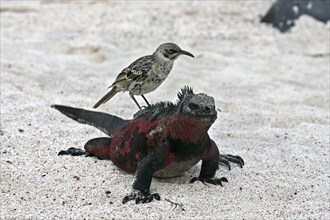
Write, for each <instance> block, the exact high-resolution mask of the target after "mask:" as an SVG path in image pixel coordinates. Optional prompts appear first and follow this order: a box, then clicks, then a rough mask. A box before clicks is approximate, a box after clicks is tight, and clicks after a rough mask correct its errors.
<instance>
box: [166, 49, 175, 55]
mask: <svg viewBox="0 0 330 220" xmlns="http://www.w3.org/2000/svg"><path fill="white" fill-rule="evenodd" d="M167 52H168V53H170V54H173V53H175V52H176V51H175V50H173V49H168V50H167Z"/></svg>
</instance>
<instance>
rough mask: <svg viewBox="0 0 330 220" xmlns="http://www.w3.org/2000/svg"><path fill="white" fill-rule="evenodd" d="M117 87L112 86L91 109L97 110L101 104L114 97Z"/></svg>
mask: <svg viewBox="0 0 330 220" xmlns="http://www.w3.org/2000/svg"><path fill="white" fill-rule="evenodd" d="M116 90H117V87H116V86H114V87H113V88H112V89H111V90H110V91H109V92H108V93H107V94H105V96H103V97H102V98H101V99H100V100H99V101H98V102H97V103H96V104H95V105H94V106H93V108H97V107H99V106H100V105H101V104H104V103H106V102H107V101H109V100H110V99H111V98H112V97H113V96H114V95H116V94H117V91H116Z"/></svg>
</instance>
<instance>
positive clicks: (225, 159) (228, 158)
mask: <svg viewBox="0 0 330 220" xmlns="http://www.w3.org/2000/svg"><path fill="white" fill-rule="evenodd" d="M219 162H220V163H222V164H224V165H226V166H227V167H228V169H229V170H231V167H230V163H229V162H232V163H236V164H238V165H239V166H240V167H241V168H243V166H244V160H243V159H242V158H241V157H240V156H235V155H231V154H220V156H219Z"/></svg>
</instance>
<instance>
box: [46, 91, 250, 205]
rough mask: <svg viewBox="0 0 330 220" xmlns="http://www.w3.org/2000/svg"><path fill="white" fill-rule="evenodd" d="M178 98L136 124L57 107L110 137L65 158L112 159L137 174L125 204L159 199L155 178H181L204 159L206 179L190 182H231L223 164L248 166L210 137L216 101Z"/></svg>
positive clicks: (139, 116)
mask: <svg viewBox="0 0 330 220" xmlns="http://www.w3.org/2000/svg"><path fill="white" fill-rule="evenodd" d="M178 98H179V100H178V102H177V103H175V104H173V103H170V102H162V103H157V104H154V105H151V106H150V107H147V108H145V109H143V110H140V111H139V112H137V113H136V114H135V115H134V117H133V119H132V120H124V119H121V118H118V117H116V116H112V115H110V114H104V113H100V112H93V111H88V110H84V109H77V108H71V107H66V106H60V105H54V106H52V107H53V108H55V109H57V110H59V111H60V112H62V113H63V114H65V115H67V116H68V117H70V118H72V119H74V120H76V121H78V122H81V123H86V124H90V125H93V126H95V127H97V128H99V129H101V130H102V131H104V132H105V133H106V134H108V135H109V136H110V137H103V138H95V139H91V140H89V141H88V142H87V143H86V144H85V151H82V150H80V149H73V148H70V149H68V150H67V151H61V152H60V153H59V154H60V155H65V154H70V155H86V156H96V157H98V158H100V159H110V160H111V161H112V162H113V163H114V164H115V165H116V166H117V167H119V168H121V169H123V170H125V171H127V172H129V173H135V180H134V183H133V187H132V192H131V193H130V194H129V195H127V196H125V197H124V199H123V201H122V202H123V203H126V202H128V201H130V200H134V201H135V203H148V202H151V201H153V200H159V199H160V196H159V195H158V194H157V193H150V185H151V181H152V177H153V176H155V177H160V178H167V177H174V176H179V175H181V174H182V173H183V172H185V171H187V170H188V169H189V168H191V167H192V166H194V165H195V164H196V163H198V162H199V161H200V160H202V166H201V171H200V174H199V176H198V177H194V178H192V180H191V181H190V182H191V183H193V182H195V181H197V180H198V181H201V182H204V183H209V184H213V185H220V186H222V183H223V182H228V180H227V179H226V178H225V177H221V178H216V177H215V173H216V171H217V170H218V168H219V163H221V164H224V165H226V166H227V167H228V168H229V169H230V168H231V167H230V164H229V162H233V163H236V164H238V165H239V166H240V167H242V166H243V165H244V161H243V159H242V158H241V157H239V156H233V155H229V154H220V153H219V150H218V147H217V145H216V143H215V142H214V141H213V140H212V139H211V138H210V137H209V135H208V133H207V131H208V129H209V127H210V126H211V125H212V124H213V123H214V121H215V120H216V117H217V113H216V110H215V106H214V99H213V98H212V97H210V96H208V95H205V94H194V93H193V91H192V89H190V88H188V87H185V88H183V89H182V90H181V92H180V93H179V94H178ZM102 118H103V119H104V120H102Z"/></svg>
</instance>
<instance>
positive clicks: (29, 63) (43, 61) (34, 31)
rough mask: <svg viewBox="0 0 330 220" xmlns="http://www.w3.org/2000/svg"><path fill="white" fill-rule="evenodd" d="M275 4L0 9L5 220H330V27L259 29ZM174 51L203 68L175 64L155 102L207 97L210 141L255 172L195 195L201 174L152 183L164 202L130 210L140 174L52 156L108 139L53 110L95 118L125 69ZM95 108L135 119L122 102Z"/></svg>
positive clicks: (234, 173) (308, 21) (10, 5)
mask: <svg viewBox="0 0 330 220" xmlns="http://www.w3.org/2000/svg"><path fill="white" fill-rule="evenodd" d="M270 4H271V2H269V1H268V2H267V1H263V2H261V1H240V2H230V1H218V2H216V1H213V2H206V3H198V2H177V3H170V2H156V3H146V2H127V3H121V2H115V1H107V2H105V1H102V2H99V3H98V2H97V1H91V2H86V1H84V3H83V2H78V1H64V0H63V1H60V0H59V1H41V2H37V1H21V2H16V3H15V2H13V1H1V131H0V132H1V135H0V137H1V194H0V196H1V198H0V201H1V202H0V203H1V219H83V218H86V219H112V218H115V219H128V218H133V219H141V218H143V219H211V218H212V219H275V218H276V219H278V218H284V219H296V218H299V219H307V218H312V219H329V218H330V216H329V215H330V214H329V213H330V204H329V179H330V178H329V176H330V174H329V87H330V85H329V41H328V40H329V30H330V28H329V24H328V25H324V24H322V23H319V22H316V21H315V20H314V19H312V18H310V17H306V16H303V17H302V18H301V19H300V20H299V21H298V23H297V26H296V27H294V28H293V30H292V33H289V34H280V33H279V32H278V31H277V30H274V29H273V28H271V27H269V26H265V25H263V24H259V22H258V16H259V15H261V14H264V13H265V12H266V10H267V9H268V7H269V6H270ZM168 41H171V42H175V43H177V44H178V45H180V46H181V47H182V48H183V49H186V50H188V51H190V52H192V53H193V54H194V55H195V56H196V58H195V59H191V58H190V57H180V58H179V59H178V60H177V61H176V64H175V66H174V69H173V71H172V73H171V75H170V76H169V78H168V79H167V81H166V82H165V83H164V84H163V85H162V86H161V87H160V88H159V89H158V90H157V91H155V92H153V93H151V94H149V95H147V98H148V99H149V101H151V102H157V101H160V100H172V101H174V100H175V99H176V92H177V91H178V90H179V89H180V88H182V87H183V86H184V85H190V86H192V87H193V88H194V90H195V92H204V93H207V94H209V95H212V96H213V97H214V98H215V100H216V105H217V108H219V109H221V112H219V114H218V120H217V121H216V122H215V124H214V125H213V126H212V127H211V129H210V132H209V133H210V136H211V137H212V138H213V139H214V140H215V141H216V142H217V143H218V146H219V149H220V151H221V152H222V153H231V154H237V155H240V156H242V157H243V158H244V159H245V162H246V165H245V167H244V168H243V169H240V168H239V167H237V166H234V165H233V169H232V170H231V171H228V170H227V169H226V168H225V167H221V169H220V170H219V172H218V173H217V177H222V176H226V177H227V178H228V180H229V183H228V184H225V185H224V187H217V186H213V185H203V184H202V183H195V184H189V180H190V178H191V177H192V176H197V175H198V173H199V168H200V164H198V166H195V167H194V168H192V169H191V170H190V171H189V172H188V173H187V174H186V175H185V176H183V177H179V178H174V179H169V180H157V179H154V180H153V182H152V186H151V189H152V191H153V192H158V193H159V194H160V196H161V197H162V200H161V201H157V202H152V203H150V204H143V205H135V204H134V203H133V202H130V203H128V204H125V205H122V204H121V200H122V198H123V197H124V196H125V195H126V194H128V193H129V192H130V189H131V184H132V180H133V176H132V175H129V174H126V173H124V172H122V171H120V170H119V169H118V168H116V167H115V166H114V165H113V164H112V163H111V162H110V161H101V160H97V159H96V158H85V157H76V158H73V157H59V156H57V153H58V152H59V151H60V150H62V149H66V148H68V147H82V146H83V144H84V143H85V142H86V141H87V140H89V139H91V138H94V137H99V136H104V134H103V133H101V132H100V131H98V130H97V129H95V128H93V127H90V126H87V125H80V124H78V123H76V122H74V121H72V120H70V119H69V118H67V117H65V116H64V115H62V114H60V113H59V112H57V111H56V110H54V109H51V108H50V105H51V104H55V103H56V104H65V105H71V106H75V107H82V108H89V109H91V106H92V105H93V104H95V102H96V101H97V100H98V99H99V98H100V97H101V96H102V95H103V94H104V93H105V92H106V87H107V86H108V85H109V84H110V83H111V82H112V81H113V80H114V78H115V77H116V76H117V74H118V73H119V71H121V70H122V69H123V68H124V67H126V65H128V64H129V63H130V62H132V61H134V60H135V59H136V58H138V57H140V56H142V55H145V54H149V53H152V52H153V51H154V50H155V49H156V47H157V46H158V45H159V44H161V43H163V42H168ZM138 100H139V101H140V102H142V101H143V100H142V99H140V98H138ZM100 110H101V111H105V112H110V113H112V114H116V115H119V116H121V117H124V118H130V117H132V114H133V113H135V111H136V110H137V108H136V106H135V104H134V102H133V101H132V100H131V99H130V98H129V96H128V94H125V93H121V94H118V95H116V96H115V97H114V98H113V100H111V101H110V102H109V103H107V104H106V105H103V106H102V107H100ZM19 129H23V130H24V131H23V132H20V131H19ZM107 190H109V191H111V193H110V194H109V195H106V193H105V192H106V191H107ZM165 199H170V200H171V201H173V202H177V203H181V204H182V206H181V207H180V206H178V207H176V208H175V206H174V205H173V204H171V203H170V202H168V201H166V200H165Z"/></svg>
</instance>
